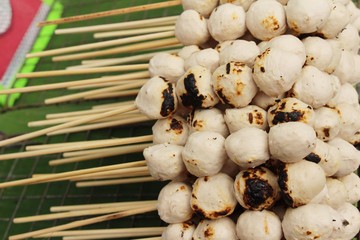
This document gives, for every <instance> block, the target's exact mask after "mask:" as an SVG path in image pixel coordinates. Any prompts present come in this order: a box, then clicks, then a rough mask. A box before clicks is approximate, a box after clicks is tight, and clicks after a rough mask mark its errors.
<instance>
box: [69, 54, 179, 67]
mask: <svg viewBox="0 0 360 240" xmlns="http://www.w3.org/2000/svg"><path fill="white" fill-rule="evenodd" d="M176 52H178V50H170V51H160V52H152V53H145V54H139V55H134V56H130V57H122V58H112V59H104V60H97V61H94V62H91V63H88V64H85V65H79V66H72V67H68V68H67V69H85V68H93V67H106V66H111V65H116V64H123V63H130V62H135V61H142V60H144V61H145V60H150V59H151V58H152V57H153V56H154V55H155V54H158V53H176Z"/></svg>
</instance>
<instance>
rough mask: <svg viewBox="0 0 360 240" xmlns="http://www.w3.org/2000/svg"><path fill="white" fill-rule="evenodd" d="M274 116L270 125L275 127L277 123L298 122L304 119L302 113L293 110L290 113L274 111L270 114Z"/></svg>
mask: <svg viewBox="0 0 360 240" xmlns="http://www.w3.org/2000/svg"><path fill="white" fill-rule="evenodd" d="M270 113H271V114H274V119H273V120H272V124H274V125H276V124H279V123H285V122H300V121H301V120H303V119H304V114H305V113H304V112H303V111H298V110H293V111H292V112H278V111H276V110H275V109H274V110H272V111H271V112H270Z"/></svg>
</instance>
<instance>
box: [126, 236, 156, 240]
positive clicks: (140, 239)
mask: <svg viewBox="0 0 360 240" xmlns="http://www.w3.org/2000/svg"><path fill="white" fill-rule="evenodd" d="M161 239H162V238H161V237H160V236H159V237H151V238H137V239H132V240H161Z"/></svg>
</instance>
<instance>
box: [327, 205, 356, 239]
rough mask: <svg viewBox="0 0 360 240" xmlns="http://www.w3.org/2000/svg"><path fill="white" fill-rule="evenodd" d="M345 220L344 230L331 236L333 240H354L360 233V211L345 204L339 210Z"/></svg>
mask: <svg viewBox="0 0 360 240" xmlns="http://www.w3.org/2000/svg"><path fill="white" fill-rule="evenodd" d="M337 211H338V213H340V215H341V216H342V218H343V221H342V225H343V228H342V229H341V230H340V231H338V232H336V235H334V234H333V235H331V237H332V238H331V239H346V240H351V239H353V238H354V237H355V236H356V234H358V233H359V231H360V213H359V210H358V209H357V208H356V207H355V206H354V205H352V204H350V203H344V204H343V205H341V206H340V207H339V208H338V209H337Z"/></svg>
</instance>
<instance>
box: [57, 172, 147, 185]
mask: <svg viewBox="0 0 360 240" xmlns="http://www.w3.org/2000/svg"><path fill="white" fill-rule="evenodd" d="M115 173H116V171H114V173H113V174H104V175H101V174H99V175H97V176H95V177H86V178H85V177H82V176H79V177H76V178H72V179H64V180H69V181H71V182H79V181H89V180H103V179H128V178H134V177H150V173H149V171H148V170H144V171H139V172H130V173H126V174H125V173H123V174H121V176H119V175H118V174H115Z"/></svg>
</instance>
